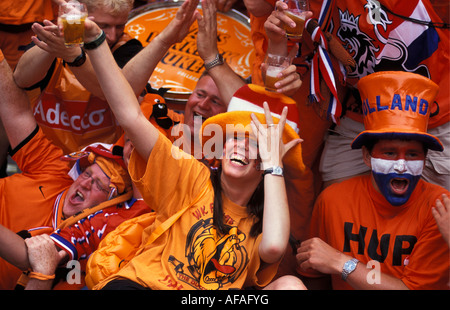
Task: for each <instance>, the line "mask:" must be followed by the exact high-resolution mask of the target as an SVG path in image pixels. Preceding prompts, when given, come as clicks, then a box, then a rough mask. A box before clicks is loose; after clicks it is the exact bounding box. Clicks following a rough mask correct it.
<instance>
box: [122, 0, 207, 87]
mask: <svg viewBox="0 0 450 310" xmlns="http://www.w3.org/2000/svg"><path fill="white" fill-rule="evenodd" d="M197 5H198V0H188V1H185V2H183V4H182V5H181V7H180V8H179V9H178V10H177V14H176V15H175V18H174V19H173V20H172V21H171V22H170V23H169V24H168V25H167V27H165V28H164V29H163V31H162V32H161V33H160V34H158V36H157V37H156V38H155V39H153V40H152V41H151V42H150V43H149V44H148V45H147V46H146V47H145V48H144V49H143V50H142V51H140V52H139V53H138V54H137V55H136V56H134V57H133V58H132V59H131V60H130V61H129V62H128V63H127V64H126V65H125V66H124V67H123V70H122V71H123V74H124V75H125V77H126V79H127V80H128V81H129V83H130V85H131V86H132V87H133V89H134V91H135V94H137V95H138V94H140V92H141V91H142V90H143V89H144V88H145V86H146V85H147V82H148V80H149V78H150V76H151V75H152V73H153V70H154V69H155V68H156V66H157V65H158V63H159V61H160V60H161V59H162V58H163V57H164V55H165V54H166V53H167V51H168V50H169V48H170V47H171V46H172V45H173V44H175V43H178V42H181V41H182V40H183V39H184V38H185V37H186V35H187V34H188V33H189V28H190V26H191V25H192V23H193V22H194V21H195V19H196V15H197V14H199V12H198V11H197Z"/></svg>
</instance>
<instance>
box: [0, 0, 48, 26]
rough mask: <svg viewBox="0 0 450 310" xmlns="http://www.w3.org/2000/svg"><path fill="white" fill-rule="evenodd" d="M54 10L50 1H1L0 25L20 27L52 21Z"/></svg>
mask: <svg viewBox="0 0 450 310" xmlns="http://www.w3.org/2000/svg"><path fill="white" fill-rule="evenodd" d="M54 12H55V9H54V4H53V2H52V0H2V1H0V23H1V24H8V25H22V24H27V23H33V22H42V21H43V20H44V19H48V20H53V18H54V17H55V15H54Z"/></svg>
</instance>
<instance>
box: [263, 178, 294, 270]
mask: <svg viewBox="0 0 450 310" xmlns="http://www.w3.org/2000/svg"><path fill="white" fill-rule="evenodd" d="M264 178H265V179H264V193H265V194H264V217H263V236H262V240H261V244H260V248H259V252H260V256H261V259H262V260H263V261H265V262H266V263H274V262H277V261H278V260H279V259H280V258H281V257H282V255H283V254H284V253H285V251H286V247H287V244H288V240H289V229H290V219H289V206H288V202H287V197H286V189H285V183H284V177H281V176H274V175H271V174H269V175H266V176H264Z"/></svg>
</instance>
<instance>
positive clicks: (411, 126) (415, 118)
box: [352, 71, 444, 151]
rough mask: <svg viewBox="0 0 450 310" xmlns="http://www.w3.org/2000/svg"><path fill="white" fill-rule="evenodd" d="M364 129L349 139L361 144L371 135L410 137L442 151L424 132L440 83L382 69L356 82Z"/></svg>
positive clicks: (389, 137)
mask: <svg viewBox="0 0 450 310" xmlns="http://www.w3.org/2000/svg"><path fill="white" fill-rule="evenodd" d="M358 89H359V93H360V94H361V100H362V108H363V118H364V127H365V130H364V131H363V132H361V133H360V134H359V135H358V136H357V137H356V138H355V139H354V140H353V142H352V148H353V149H359V148H361V147H362V146H363V145H364V144H365V143H366V142H367V141H368V140H370V139H373V138H375V139H410V140H417V141H421V142H422V143H424V145H425V146H426V147H427V148H429V149H431V150H435V151H443V149H444V147H443V146H442V143H441V141H439V139H438V138H436V137H435V136H433V135H430V134H429V133H427V127H428V119H429V117H430V110H431V105H432V104H433V102H434V98H435V97H436V95H437V93H438V91H439V86H438V85H436V83H434V82H433V81H431V80H430V79H428V78H426V77H423V76H421V75H418V74H415V73H410V72H401V71H383V72H377V73H372V74H370V75H368V76H365V77H363V78H361V80H360V81H359V82H358Z"/></svg>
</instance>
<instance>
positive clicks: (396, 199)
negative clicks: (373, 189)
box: [371, 157, 424, 206]
mask: <svg viewBox="0 0 450 310" xmlns="http://www.w3.org/2000/svg"><path fill="white" fill-rule="evenodd" d="M371 163H372V175H373V177H374V179H375V182H376V184H377V185H378V189H379V190H380V192H381V194H382V195H383V196H384V197H385V198H386V199H387V201H388V202H389V203H390V204H391V205H393V206H401V205H403V204H405V203H406V202H407V201H408V199H409V197H410V196H411V194H412V192H413V191H414V188H415V187H416V185H417V182H418V181H419V179H420V177H421V175H422V170H423V165H424V161H423V160H404V159H399V160H386V159H381V158H374V157H372V158H371Z"/></svg>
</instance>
